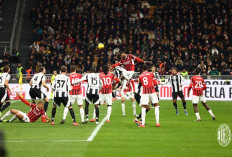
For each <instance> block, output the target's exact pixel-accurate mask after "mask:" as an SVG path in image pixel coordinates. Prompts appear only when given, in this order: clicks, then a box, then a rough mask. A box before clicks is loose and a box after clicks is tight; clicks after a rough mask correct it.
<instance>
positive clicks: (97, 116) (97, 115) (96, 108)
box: [95, 107, 99, 122]
mask: <svg viewBox="0 0 232 157" xmlns="http://www.w3.org/2000/svg"><path fill="white" fill-rule="evenodd" d="M95 110H96V121H97V122H98V121H99V107H95Z"/></svg>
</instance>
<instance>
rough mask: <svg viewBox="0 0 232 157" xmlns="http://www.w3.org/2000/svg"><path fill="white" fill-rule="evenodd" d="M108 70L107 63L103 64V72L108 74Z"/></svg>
mask: <svg viewBox="0 0 232 157" xmlns="http://www.w3.org/2000/svg"><path fill="white" fill-rule="evenodd" d="M108 70H109V67H108V66H107V65H104V66H103V72H104V74H105V75H107V74H108Z"/></svg>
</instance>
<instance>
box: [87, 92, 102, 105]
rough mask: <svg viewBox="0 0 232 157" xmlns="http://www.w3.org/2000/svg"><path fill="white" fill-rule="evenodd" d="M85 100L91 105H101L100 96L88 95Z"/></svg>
mask: <svg viewBox="0 0 232 157" xmlns="http://www.w3.org/2000/svg"><path fill="white" fill-rule="evenodd" d="M85 99H86V101H87V102H88V103H89V104H91V103H93V104H96V105H97V104H99V94H86V98H85Z"/></svg>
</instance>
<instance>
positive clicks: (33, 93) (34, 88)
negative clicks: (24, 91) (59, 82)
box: [29, 67, 49, 112]
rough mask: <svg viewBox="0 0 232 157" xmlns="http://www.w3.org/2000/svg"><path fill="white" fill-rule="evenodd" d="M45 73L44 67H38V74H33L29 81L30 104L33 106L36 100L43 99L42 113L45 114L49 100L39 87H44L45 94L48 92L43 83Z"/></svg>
mask: <svg viewBox="0 0 232 157" xmlns="http://www.w3.org/2000/svg"><path fill="white" fill-rule="evenodd" d="M45 73H46V69H45V68H44V67H40V68H39V73H37V74H35V75H34V76H33V77H32V79H31V81H30V86H31V88H30V91H29V94H30V97H31V98H32V102H33V103H34V104H35V100H36V98H39V99H43V100H44V101H45V102H44V111H45V112H46V111H47V109H48V104H49V100H48V98H47V96H46V95H45V94H44V93H43V92H42V91H41V85H42V86H43V87H45V88H46V89H47V92H48V91H49V88H48V86H47V85H46V83H45V81H46V78H45V75H44V74H45Z"/></svg>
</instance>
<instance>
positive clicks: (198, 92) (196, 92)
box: [188, 69, 216, 121]
mask: <svg viewBox="0 0 232 157" xmlns="http://www.w3.org/2000/svg"><path fill="white" fill-rule="evenodd" d="M198 74H199V70H198V69H197V70H194V76H193V77H192V78H191V83H190V85H189V88H188V97H189V93H190V90H191V89H193V96H192V103H193V109H194V112H195V115H196V117H197V119H196V121H201V117H200V114H199V112H198V109H197V104H198V102H199V101H201V103H202V105H203V106H204V107H205V109H206V110H207V111H208V112H209V114H210V115H211V117H212V118H213V120H215V119H216V117H215V116H214V114H213V112H212V110H211V109H210V107H209V106H208V105H207V104H206V100H205V96H204V94H203V91H204V90H205V89H206V84H205V82H204V79H203V78H202V77H201V76H200V75H198Z"/></svg>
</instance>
